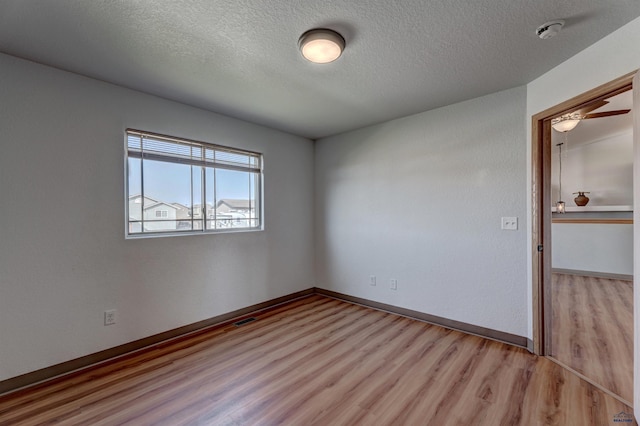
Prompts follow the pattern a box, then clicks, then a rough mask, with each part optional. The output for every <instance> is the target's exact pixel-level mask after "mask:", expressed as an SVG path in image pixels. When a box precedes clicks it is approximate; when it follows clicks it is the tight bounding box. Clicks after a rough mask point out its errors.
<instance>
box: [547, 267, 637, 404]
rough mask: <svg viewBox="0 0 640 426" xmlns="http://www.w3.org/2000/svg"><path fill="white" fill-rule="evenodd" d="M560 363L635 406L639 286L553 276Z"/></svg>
mask: <svg viewBox="0 0 640 426" xmlns="http://www.w3.org/2000/svg"><path fill="white" fill-rule="evenodd" d="M551 303H552V310H553V315H552V319H551V321H552V349H551V353H552V355H553V357H554V358H556V359H557V360H558V361H560V362H562V363H563V364H565V365H567V366H569V367H571V368H573V369H574V370H576V371H578V372H579V373H581V374H584V375H585V376H586V377H588V378H589V379H591V380H593V381H594V382H595V383H597V384H599V385H601V386H603V387H604V388H606V389H608V390H610V391H611V392H613V393H614V394H616V395H618V396H620V397H622V398H623V399H624V400H625V401H633V282H632V281H623V280H612V279H606V278H595V277H585V276H579V275H567V274H556V273H554V274H553V278H552V302H551Z"/></svg>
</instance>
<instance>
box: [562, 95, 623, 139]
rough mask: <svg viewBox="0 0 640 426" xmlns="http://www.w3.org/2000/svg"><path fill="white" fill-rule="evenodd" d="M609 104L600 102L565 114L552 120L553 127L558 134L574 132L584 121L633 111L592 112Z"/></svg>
mask: <svg viewBox="0 0 640 426" xmlns="http://www.w3.org/2000/svg"><path fill="white" fill-rule="evenodd" d="M608 103H609V102H607V101H598V102H594V103H592V104H591V105H588V106H586V107H584V108H581V109H579V110H577V111H573V112H570V113H567V114H563V115H561V116H560V117H556V118H554V119H552V120H551V127H553V128H554V129H555V130H557V131H558V132H568V131H569V130H573V129H574V128H575V127H576V126H577V125H578V123H580V122H581V121H582V120H588V119H590V118H603V117H611V116H614V115H622V114H627V113H628V112H629V111H631V110H630V109H619V110H615V111H603V112H591V111H594V110H596V109H598V108H601V107H603V106H605V105H607V104H608Z"/></svg>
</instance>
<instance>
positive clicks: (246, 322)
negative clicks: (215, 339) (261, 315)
mask: <svg viewBox="0 0 640 426" xmlns="http://www.w3.org/2000/svg"><path fill="white" fill-rule="evenodd" d="M255 320H256V319H255V318H254V317H250V318H245V319H243V320H240V321H238V322H234V323H233V325H235V326H236V327H240V326H241V325H245V324H249V323H250V322H254V321H255Z"/></svg>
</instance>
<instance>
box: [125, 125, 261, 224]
mask: <svg viewBox="0 0 640 426" xmlns="http://www.w3.org/2000/svg"><path fill="white" fill-rule="evenodd" d="M126 139H127V140H126V143H127V146H126V152H127V164H126V168H127V182H126V184H127V185H126V190H127V203H126V210H127V211H126V218H127V219H126V221H127V227H126V228H127V236H144V235H159V234H160V235H162V234H164V235H170V234H183V233H207V232H223V231H237V230H259V229H262V214H261V213H262V209H261V206H262V200H261V194H262V155H261V154H259V153H255V152H250V151H243V150H238V149H234V148H228V147H223V146H219V145H213V144H209V143H204V142H196V141H191V140H186V139H180V138H175V137H170V136H164V135H158V134H154V133H149V132H143V131H139V130H132V129H128V130H127V131H126Z"/></svg>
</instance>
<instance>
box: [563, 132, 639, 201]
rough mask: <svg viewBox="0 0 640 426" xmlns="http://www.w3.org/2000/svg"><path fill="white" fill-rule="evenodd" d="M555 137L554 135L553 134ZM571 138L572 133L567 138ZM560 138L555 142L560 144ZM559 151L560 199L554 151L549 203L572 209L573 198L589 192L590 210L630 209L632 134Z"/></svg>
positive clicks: (631, 196) (573, 144)
mask: <svg viewBox="0 0 640 426" xmlns="http://www.w3.org/2000/svg"><path fill="white" fill-rule="evenodd" d="M554 133H555V132H554ZM568 137H569V138H571V133H569V135H568ZM562 140H563V139H562V136H560V137H558V138H557V139H556V138H554V143H560V142H561V141H562ZM569 147H570V149H569V150H568V152H567V151H565V149H564V148H565V147H563V150H562V197H559V196H558V185H559V182H558V170H559V164H558V150H557V149H554V150H553V155H552V166H551V200H552V202H555V201H557V200H558V199H562V200H564V201H565V202H566V203H567V207H575V206H576V204H575V203H574V201H573V199H574V198H575V197H576V195H573V193H574V192H577V191H588V192H590V194H587V196H588V197H589V204H588V205H589V206H632V205H633V133H632V132H625V133H622V134H617V135H612V136H610V137H608V138H606V139H604V140H601V141H597V142H594V143H588V144H578V143H577V142H569Z"/></svg>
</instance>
